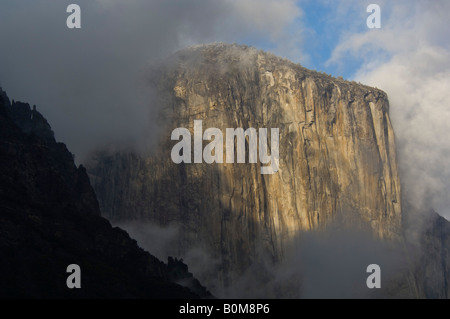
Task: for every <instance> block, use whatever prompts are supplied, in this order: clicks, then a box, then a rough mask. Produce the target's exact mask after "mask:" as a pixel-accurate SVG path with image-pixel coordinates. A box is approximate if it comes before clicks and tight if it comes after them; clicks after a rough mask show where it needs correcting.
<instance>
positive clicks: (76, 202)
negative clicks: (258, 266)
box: [0, 89, 210, 298]
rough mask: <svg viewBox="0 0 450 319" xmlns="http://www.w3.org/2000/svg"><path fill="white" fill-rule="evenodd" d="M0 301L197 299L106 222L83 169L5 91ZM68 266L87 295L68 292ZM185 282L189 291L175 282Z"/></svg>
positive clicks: (0, 148) (0, 139) (197, 290)
mask: <svg viewBox="0 0 450 319" xmlns="http://www.w3.org/2000/svg"><path fill="white" fill-rule="evenodd" d="M0 167H1V170H0V298H198V297H199V296H200V297H208V296H210V294H209V292H207V291H206V289H205V288H203V287H202V286H201V285H200V284H199V282H198V281H196V280H195V279H194V278H193V276H192V274H190V273H189V272H188V271H187V266H185V267H181V269H182V270H183V271H184V270H185V272H184V274H183V271H181V273H180V267H179V265H178V266H177V268H176V272H177V277H174V275H173V273H174V270H173V267H168V265H167V264H164V263H163V262H161V261H159V260H158V259H157V258H156V257H154V256H152V255H150V254H149V253H147V252H145V251H144V250H142V249H141V248H139V247H138V246H137V244H136V241H135V240H133V239H131V238H130V237H129V235H128V234H127V233H126V232H125V231H124V230H121V229H119V228H113V227H111V224H110V223H109V222H108V221H107V220H106V219H104V218H102V217H101V216H100V210H99V206H98V202H97V199H96V196H95V193H94V191H93V189H92V187H91V185H90V182H89V178H88V176H87V174H86V170H85V169H84V167H82V166H80V167H79V168H77V167H76V166H75V164H74V161H73V155H72V154H71V153H70V152H69V151H68V150H67V148H66V146H65V145H64V144H62V143H57V142H56V141H55V138H54V134H53V132H52V130H51V128H50V125H49V124H48V123H47V121H46V120H45V118H44V117H43V116H42V115H41V114H40V113H39V112H37V111H36V109H35V107H34V108H33V109H31V108H30V106H29V105H28V104H25V103H20V102H17V103H15V102H13V103H12V104H11V103H10V101H9V99H8V97H7V96H6V94H5V92H3V91H2V90H1V89H0ZM69 264H78V265H79V266H80V267H81V289H73V290H70V289H68V288H67V286H66V279H67V276H68V275H69V274H68V273H66V268H67V266H68V265H69ZM179 278H183V279H184V282H183V284H184V285H186V286H190V287H191V288H192V290H190V289H188V288H185V287H182V286H180V285H178V284H175V283H173V282H172V280H178V279H179Z"/></svg>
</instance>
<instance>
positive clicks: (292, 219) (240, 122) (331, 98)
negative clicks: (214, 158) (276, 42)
mask: <svg viewBox="0 0 450 319" xmlns="http://www.w3.org/2000/svg"><path fill="white" fill-rule="evenodd" d="M151 77H152V79H153V82H152V83H153V84H154V86H155V87H156V88H157V91H158V92H159V94H158V98H159V102H158V103H159V107H160V117H161V118H160V119H161V123H165V125H164V127H165V128H164V129H163V132H162V133H161V140H160V142H159V144H158V148H157V150H155V151H154V152H153V154H151V155H150V156H144V155H142V154H139V153H138V152H107V151H98V152H96V154H95V155H94V156H93V160H92V162H91V163H90V165H89V174H90V177H91V181H92V185H93V187H94V189H95V191H96V194H97V196H98V200H99V203H100V208H101V211H102V214H103V215H104V216H105V217H107V218H108V219H110V220H111V221H113V222H125V221H130V220H140V221H148V222H152V223H154V224H157V225H160V226H168V225H178V226H179V227H180V236H179V239H178V240H177V242H176V244H175V246H176V247H175V248H176V251H177V253H178V254H179V255H181V256H183V254H185V253H186V252H187V251H188V250H189V249H192V248H194V247H201V248H202V249H204V250H205V251H208V253H210V254H212V255H213V258H214V259H215V260H219V262H218V263H219V267H218V271H217V274H216V275H217V277H218V278H220V280H221V282H222V284H223V285H225V286H226V285H228V284H230V283H232V282H233V280H234V278H235V277H237V276H239V274H242V273H244V272H245V271H246V269H247V267H248V265H250V264H251V263H252V262H253V261H254V260H255V259H257V255H258V254H259V252H261V251H264V253H265V254H268V255H269V256H270V259H271V260H272V261H274V262H276V261H278V260H282V259H283V258H284V255H285V252H286V249H288V247H289V245H290V244H291V242H292V240H293V239H294V238H296V237H297V236H299V234H301V233H303V232H307V231H311V230H323V229H327V228H328V227H331V226H332V227H340V228H346V227H350V228H358V229H362V230H365V231H368V232H369V233H372V234H373V235H374V237H376V238H380V239H386V240H393V241H395V240H398V238H399V237H400V236H401V234H402V207H401V192H400V182H399V176H398V170H397V163H396V152H395V141H394V133H393V129H392V125H391V121H390V118H389V103H388V98H387V96H386V94H385V93H384V92H382V91H380V90H378V89H375V88H371V87H367V86H364V85H360V84H357V83H354V82H348V81H344V80H343V79H338V78H333V77H331V76H328V75H325V74H321V73H318V72H315V71H310V70H307V69H305V68H303V67H301V66H300V65H297V64H294V63H291V62H290V61H287V60H285V59H281V58H278V57H276V56H274V55H271V54H268V53H264V52H262V51H258V50H256V49H254V48H249V47H245V46H237V45H226V44H214V45H206V46H198V47H192V48H188V49H185V50H183V51H180V52H178V53H177V54H175V55H174V56H173V57H171V58H170V59H169V60H168V61H167V62H166V63H165V64H164V66H162V67H160V68H157V69H155V70H153V72H152V74H151ZM194 120H202V121H203V127H204V128H211V127H215V128H219V129H221V130H222V131H223V132H225V130H226V128H243V129H244V130H245V129H247V128H250V127H253V128H256V129H258V128H279V129H280V146H279V152H280V163H279V171H278V172H277V173H276V174H273V175H261V174H260V166H261V164H260V163H258V164H216V163H215V164H211V165H210V164H205V163H203V164H174V163H173V162H172V161H171V155H170V151H171V148H172V147H173V145H174V144H175V142H174V141H171V140H170V136H171V131H172V130H173V129H175V128H178V127H185V128H189V129H190V131H191V134H193V121H194ZM206 144H207V143H206V142H204V144H203V146H205V145H206Z"/></svg>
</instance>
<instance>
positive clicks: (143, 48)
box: [0, 0, 450, 219]
mask: <svg viewBox="0 0 450 319" xmlns="http://www.w3.org/2000/svg"><path fill="white" fill-rule="evenodd" d="M71 3H76V4H78V5H80V7H81V29H68V28H67V26H66V19H67V17H68V15H69V13H67V12H66V8H67V6H68V5H69V4H71ZM371 3H375V4H378V5H379V6H380V8H381V28H380V29H369V28H368V27H367V24H366V19H367V17H368V16H369V14H370V13H367V12H366V8H367V6H368V5H369V4H371ZM449 12H450V1H448V0H433V1H425V0H396V1H386V0H377V1H375V0H372V1H365V0H342V1H336V0H277V1H274V0H214V1H212V0H127V1H121V0H71V1H54V0H15V1H10V0H0V39H1V42H2V44H1V49H0V86H2V87H3V89H4V90H6V91H7V93H8V95H9V96H10V98H12V99H15V100H21V101H25V102H29V103H31V104H36V105H37V107H38V110H40V111H41V112H42V113H43V114H44V116H45V117H46V118H47V119H48V120H49V122H50V124H51V126H52V128H53V129H54V131H55V133H56V137H57V139H58V140H59V141H62V142H64V143H66V144H67V145H68V147H69V149H70V150H71V151H72V152H73V153H75V155H76V156H77V161H78V162H83V160H84V159H85V158H86V156H87V154H88V153H89V151H91V150H92V149H95V148H96V147H103V146H105V145H107V144H108V143H137V144H140V145H141V144H142V145H146V143H149V141H150V140H152V138H151V135H152V134H157V133H156V132H155V131H152V129H151V128H152V125H149V121H150V122H151V121H152V120H154V116H153V115H154V114H153V111H154V110H153V109H152V108H151V107H149V101H151V94H150V93H149V92H148V90H147V89H146V88H147V81H148V76H149V74H148V70H149V66H150V65H151V64H152V63H154V61H157V60H158V59H162V58H164V57H166V56H167V55H169V54H171V53H173V52H174V51H176V50H179V49H181V48H183V47H186V46H189V45H194V44H201V43H210V42H221V41H223V42H229V43H239V44H247V45H252V46H255V47H257V48H261V49H264V50H266V51H270V52H273V53H275V54H277V55H280V56H283V57H286V58H288V59H290V60H292V61H294V62H297V63H301V64H302V65H303V66H305V67H307V68H311V69H315V70H318V71H321V72H325V73H328V74H331V75H333V76H343V77H344V78H345V79H349V80H355V81H360V82H362V83H365V84H368V85H372V86H376V87H378V88H381V89H383V90H385V91H386V92H387V93H388V96H389V99H390V105H391V109H390V114H391V118H392V122H393V125H394V130H395V132H396V139H397V144H398V153H399V164H400V168H401V174H402V176H401V178H402V182H403V184H404V187H403V191H404V192H405V193H406V194H408V197H409V198H414V203H413V204H414V205H415V206H417V207H420V206H423V205H428V204H429V203H431V204H432V206H433V208H434V209H435V210H437V211H439V212H440V213H441V214H442V215H444V216H445V217H446V218H447V219H449V218H450V208H448V207H450V197H449V196H447V193H448V191H449V190H450V168H449V167H450V165H449V160H448V156H449V155H450V140H449V139H447V134H448V132H449V131H450V124H449V123H450V122H449V121H447V119H450V117H449V116H450V97H449V95H448V94H447V92H449V91H450V36H449V30H450V28H449V27H448V13H449Z"/></svg>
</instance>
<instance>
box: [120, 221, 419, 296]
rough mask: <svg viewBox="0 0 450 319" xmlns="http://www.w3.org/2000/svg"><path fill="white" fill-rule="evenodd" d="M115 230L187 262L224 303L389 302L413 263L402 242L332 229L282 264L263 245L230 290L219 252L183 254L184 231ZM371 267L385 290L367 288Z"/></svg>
mask: <svg viewBox="0 0 450 319" xmlns="http://www.w3.org/2000/svg"><path fill="white" fill-rule="evenodd" d="M115 226H118V227H121V228H123V229H125V230H126V231H127V232H128V233H129V234H130V236H131V237H132V238H134V239H136V240H137V242H138V244H139V245H140V246H141V247H143V248H144V249H146V250H148V251H150V252H151V253H152V254H154V255H155V256H156V257H158V258H159V259H161V260H167V258H168V257H169V256H172V257H177V258H182V259H183V261H184V262H185V263H186V264H187V265H188V266H189V271H190V272H192V273H193V274H194V276H195V277H196V278H198V279H199V280H200V282H201V283H202V284H203V285H205V286H206V287H208V289H209V290H210V291H211V292H212V293H213V295H214V296H216V297H219V298H244V299H247V298H251V299H254V298H258V299H259V298H261V299H267V298H285V299H286V298H287V299H291V298H295V299H297V298H304V299H315V298H327V299H336V298H374V297H375V298H376V297H384V298H386V297H387V296H390V293H391V291H395V293H398V292H399V290H398V287H399V286H400V285H402V284H405V281H404V280H405V276H406V275H407V274H408V270H407V268H406V266H407V264H406V258H411V256H409V257H408V256H406V255H405V253H406V251H405V250H402V249H400V246H398V242H383V241H381V240H379V239H376V238H374V237H373V236H372V235H370V234H369V233H367V232H363V231H360V230H354V229H345V230H344V229H335V228H333V227H329V228H328V229H327V230H322V231H311V232H304V233H302V234H299V235H298V236H297V237H295V238H294V239H293V240H292V241H291V243H290V245H289V247H286V251H285V254H284V257H283V259H282V260H279V261H274V260H273V258H272V257H271V256H270V255H269V254H268V252H266V251H264V249H263V248H262V247H263V245H256V247H257V249H256V251H255V255H254V257H252V260H253V262H252V263H251V264H250V265H247V267H246V268H245V270H244V272H243V273H236V272H232V273H230V274H228V275H229V277H230V278H231V284H230V285H229V286H226V287H224V286H223V284H222V282H221V279H220V276H219V269H220V268H221V267H220V266H221V265H220V259H217V258H214V257H213V255H214V252H212V251H209V250H208V249H207V248H206V247H202V245H200V244H199V245H195V247H193V248H189V249H186V251H185V252H183V249H180V247H179V243H182V242H183V240H181V237H180V236H181V232H180V226H176V225H170V226H167V227H162V226H159V225H157V224H154V223H151V222H144V223H143V222H126V223H118V224H116V225H115ZM416 257H417V256H416ZM371 264H377V265H379V266H380V268H381V270H382V283H381V289H375V290H370V289H368V288H367V285H366V280H367V277H368V276H369V275H370V273H367V272H366V269H367V266H368V265H371ZM400 291H401V293H403V295H402V297H405V296H406V297H416V296H415V295H414V293H415V292H414V287H413V286H407V285H406V287H405V288H404V289H403V290H400ZM395 293H394V295H392V296H394V297H395V296H396V295H395ZM392 296H391V297H392Z"/></svg>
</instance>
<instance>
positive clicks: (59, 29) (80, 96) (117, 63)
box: [0, 0, 301, 162]
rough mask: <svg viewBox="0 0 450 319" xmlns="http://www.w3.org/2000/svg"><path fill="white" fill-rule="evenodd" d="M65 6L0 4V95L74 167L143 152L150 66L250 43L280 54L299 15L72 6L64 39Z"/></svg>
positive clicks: (278, 5)
mask: <svg viewBox="0 0 450 319" xmlns="http://www.w3.org/2000/svg"><path fill="white" fill-rule="evenodd" d="M70 3H72V2H69V1H52V0H42V1H24V0H18V1H1V10H0V37H1V39H2V49H1V50H0V85H1V86H2V87H3V89H4V90H6V91H7V92H8V95H9V96H10V97H11V98H13V99H16V100H21V101H25V102H30V103H33V104H36V105H37V107H38V110H40V111H41V112H42V113H43V114H44V115H45V117H47V119H48V120H49V122H50V124H51V125H52V127H53V129H54V130H55V133H56V136H57V138H58V139H59V140H60V141H63V142H65V143H66V144H67V145H68V146H69V149H70V150H71V151H72V152H74V153H75V155H76V156H77V161H78V162H80V161H81V162H82V161H83V160H84V159H85V156H86V155H87V154H88V152H89V151H91V150H92V149H94V148H97V147H105V146H106V145H110V144H120V145H128V146H130V147H134V146H140V147H142V146H144V147H149V146H150V145H151V144H150V143H151V141H152V140H153V138H152V136H154V135H155V134H157V131H155V130H154V126H155V125H156V122H157V121H156V116H155V107H156V106H155V105H154V100H153V98H154V97H153V95H152V94H153V93H152V92H151V90H150V89H149V86H148V81H147V80H148V78H149V77H151V74H149V65H151V64H152V63H154V62H155V61H158V60H159V59H161V58H163V57H165V56H167V55H169V54H171V53H173V52H174V51H176V50H178V49H181V48H183V47H185V46H188V45H193V44H200V43H207V42H217V41H226V42H245V40H246V39H249V38H252V39H261V41H264V42H265V43H269V44H270V45H271V46H272V47H273V48H274V50H275V51H276V50H279V51H283V48H288V47H293V45H292V44H291V43H292V41H294V40H293V39H290V38H289V37H286V36H285V33H284V30H285V29H286V28H287V26H289V25H290V23H292V21H294V20H295V19H297V18H298V17H299V16H300V15H301V10H300V9H299V8H298V7H297V5H296V3H295V1H292V0H282V1H270V0H264V1H257V0H244V1H232V0H220V1H208V0H191V1H179V0H152V1H144V0H131V1H119V0H96V1H86V0H80V1H77V2H76V3H77V4H78V5H79V6H80V7H81V29H68V28H67V27H66V19H67V17H68V15H69V14H68V13H66V8H67V6H68V5H69V4H70ZM295 41H298V39H295ZM285 51H286V50H285Z"/></svg>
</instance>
